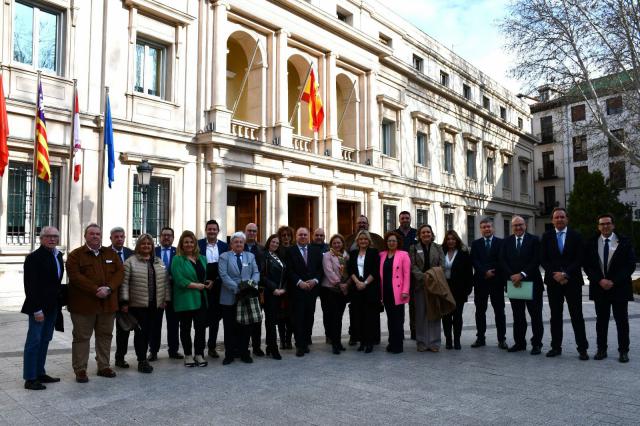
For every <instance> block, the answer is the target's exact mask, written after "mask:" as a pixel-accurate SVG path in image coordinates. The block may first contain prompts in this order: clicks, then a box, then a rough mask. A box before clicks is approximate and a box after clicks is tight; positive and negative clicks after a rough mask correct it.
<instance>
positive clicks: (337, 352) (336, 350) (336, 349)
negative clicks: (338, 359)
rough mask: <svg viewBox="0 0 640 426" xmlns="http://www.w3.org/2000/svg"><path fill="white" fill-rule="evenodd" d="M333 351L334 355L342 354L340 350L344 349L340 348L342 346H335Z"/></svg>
mask: <svg viewBox="0 0 640 426" xmlns="http://www.w3.org/2000/svg"><path fill="white" fill-rule="evenodd" d="M331 352H333V354H334V355H340V352H342V351H341V350H340V348H338V347H336V346H334V347H333V349H332V350H331Z"/></svg>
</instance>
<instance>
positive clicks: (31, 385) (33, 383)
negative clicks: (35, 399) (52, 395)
mask: <svg viewBox="0 0 640 426" xmlns="http://www.w3.org/2000/svg"><path fill="white" fill-rule="evenodd" d="M24 388H25V389H29V390H44V389H46V388H47V387H46V386H45V385H43V384H42V383H40V382H39V381H38V380H26V381H25V382H24Z"/></svg>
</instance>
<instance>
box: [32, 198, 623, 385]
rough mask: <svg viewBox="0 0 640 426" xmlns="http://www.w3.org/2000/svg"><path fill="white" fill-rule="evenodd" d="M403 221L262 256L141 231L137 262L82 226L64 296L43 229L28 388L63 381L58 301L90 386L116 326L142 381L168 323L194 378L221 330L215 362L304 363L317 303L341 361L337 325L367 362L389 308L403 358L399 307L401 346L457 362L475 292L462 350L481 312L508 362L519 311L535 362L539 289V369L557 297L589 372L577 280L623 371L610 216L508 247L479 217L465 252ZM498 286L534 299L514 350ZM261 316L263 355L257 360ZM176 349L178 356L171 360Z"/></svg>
mask: <svg viewBox="0 0 640 426" xmlns="http://www.w3.org/2000/svg"><path fill="white" fill-rule="evenodd" d="M399 221H400V227H399V228H398V229H397V230H395V231H391V232H387V233H386V234H385V235H384V236H382V237H381V236H380V235H377V234H375V233H372V232H370V231H369V230H368V228H369V223H368V220H367V218H366V217H365V216H360V217H359V218H358V221H357V230H356V232H355V233H354V234H352V235H350V236H347V237H343V236H342V235H340V234H336V235H333V236H331V237H330V238H329V240H328V242H325V234H324V230H323V229H317V230H315V231H314V233H313V235H311V233H310V230H309V229H307V228H304V227H301V228H298V229H296V230H294V229H293V228H291V227H289V226H282V227H280V228H279V229H278V231H277V233H275V234H273V235H270V236H269V237H268V238H267V240H266V243H265V245H264V246H262V245H260V244H259V242H258V241H257V236H258V227H257V225H256V224H254V223H249V224H248V225H246V227H245V229H244V232H242V231H238V232H235V233H233V234H232V235H231V236H230V238H229V244H227V243H225V242H223V241H220V240H219V239H218V234H219V232H220V226H219V224H218V223H217V222H216V221H215V220H209V221H208V222H207V223H206V226H205V235H206V236H205V238H203V239H200V240H198V239H197V238H196V236H195V235H194V233H193V232H191V231H184V232H183V233H182V234H181V235H180V238H179V240H178V243H177V246H176V247H174V246H173V242H174V231H173V229H171V228H169V227H165V228H163V229H162V231H161V234H160V241H159V245H158V246H155V244H154V240H153V237H152V236H151V235H149V234H142V235H139V236H138V238H137V240H136V245H135V248H134V249H133V250H131V249H129V248H127V247H125V246H124V242H125V232H124V230H123V229H122V228H119V227H117V228H113V229H112V230H111V232H110V240H111V245H110V246H103V245H102V231H101V229H100V227H99V226H98V225H96V224H90V225H88V226H87V227H86V229H85V233H84V239H85V244H84V245H83V246H81V247H79V248H77V249H75V250H73V251H71V252H70V253H69V254H68V257H67V261H66V271H67V275H68V279H69V283H68V285H66V286H63V285H62V284H61V282H62V276H63V273H64V270H65V263H64V262H63V258H62V254H61V253H60V252H59V251H58V250H57V248H56V247H57V245H58V242H59V236H60V234H59V231H58V230H57V229H56V228H54V227H45V228H43V229H42V231H41V233H40V242H41V246H40V248H38V249H37V250H36V251H34V252H33V253H31V254H30V255H28V256H27V258H26V260H25V264H24V273H25V274H24V285H25V293H26V300H25V303H24V306H23V308H22V312H23V313H25V314H27V315H28V316H29V329H28V333H27V339H26V343H25V349H24V374H23V378H24V380H25V388H27V389H33V390H39V389H45V387H46V386H45V384H46V383H52V382H57V381H59V380H60V379H59V378H54V377H51V376H49V375H47V374H46V370H45V362H46V355H47V349H48V344H49V341H50V340H51V338H52V335H53V330H54V327H56V322H58V325H57V326H61V325H62V321H61V315H62V314H61V311H60V309H61V307H62V306H63V305H67V309H68V311H69V312H70V315H71V321H72V324H73V343H72V366H73V370H74V372H75V378H76V381H77V382H79V383H85V382H87V381H88V380H89V378H88V375H87V362H88V358H89V343H90V339H91V336H92V335H94V334H95V352H96V361H97V367H98V371H97V375H98V376H103V377H115V376H116V372H115V371H114V370H113V369H112V368H111V366H110V351H111V340H112V334H113V328H114V322H115V324H116V325H115V327H116V353H115V365H116V366H117V367H119V368H128V367H129V364H128V363H127V361H126V359H125V356H126V353H127V348H128V344H129V337H130V336H129V335H130V330H131V329H132V330H133V331H134V337H133V343H134V348H135V354H136V358H137V368H138V371H140V372H141V373H151V372H152V371H153V367H152V365H151V362H153V361H155V360H157V359H158V352H159V350H160V342H161V335H162V327H163V319H166V327H167V347H168V354H169V357H170V358H173V359H182V360H183V362H184V365H185V366H186V367H205V366H206V365H207V364H208V361H207V358H219V356H220V355H219V354H218V352H217V349H216V348H217V335H218V329H219V324H220V320H222V323H223V327H224V358H223V361H222V364H223V365H228V364H230V363H232V362H234V360H236V359H240V360H241V361H242V362H245V363H251V362H253V358H252V357H251V354H253V355H254V356H258V357H263V356H265V355H266V356H269V357H271V358H273V359H276V360H280V359H282V355H281V353H280V350H286V349H293V344H292V337H293V338H294V342H295V355H296V356H298V357H303V356H305V355H306V354H308V353H309V352H310V348H309V347H310V346H311V344H312V340H311V337H312V329H313V324H314V316H315V309H316V300H317V298H318V297H319V298H320V301H321V307H322V319H323V326H324V330H325V336H326V342H327V343H328V344H330V345H331V347H332V352H333V353H334V354H336V355H339V354H340V353H341V352H342V351H344V350H345V349H346V348H345V346H344V345H343V342H342V320H343V316H344V313H345V310H347V306H348V307H349V309H348V315H349V324H350V325H349V341H348V345H352V346H357V350H358V351H362V352H364V353H371V352H372V351H373V349H374V346H376V345H377V344H379V343H380V334H381V333H380V313H381V312H383V311H384V312H386V315H387V325H388V336H389V337H388V344H387V346H386V351H387V352H389V353H392V354H398V353H401V352H403V349H404V338H405V332H404V330H405V326H404V323H405V304H409V316H410V319H409V327H410V333H411V339H414V340H415V341H416V345H417V350H418V351H420V352H426V351H430V352H439V351H440V348H441V335H442V334H443V333H442V330H444V336H445V348H446V349H456V350H459V349H461V343H460V341H461V340H460V339H461V334H462V325H463V324H462V318H463V309H464V305H465V303H466V302H467V299H468V296H469V295H470V294H471V292H472V291H473V292H474V303H475V308H476V312H475V321H476V328H477V334H476V340H475V342H474V343H473V344H472V345H471V347H473V348H478V347H481V346H485V345H486V339H485V333H486V329H487V326H486V311H487V308H488V302H489V300H490V301H491V305H492V307H493V311H494V313H495V323H496V330H497V339H498V347H499V348H501V349H505V350H508V351H509V352H518V351H524V350H526V349H527V342H526V332H527V326H528V324H527V318H526V311H528V313H529V316H530V321H531V328H532V332H533V335H532V338H531V345H532V349H531V354H532V355H537V354H540V353H541V349H542V337H543V333H544V326H543V321H542V295H543V292H544V284H546V288H547V294H548V299H549V305H550V310H551V320H550V323H551V349H550V350H549V351H548V352H547V357H555V356H558V355H560V354H561V353H562V340H563V335H562V334H563V318H562V316H563V306H564V303H565V301H566V303H567V305H568V308H569V314H570V316H571V324H572V326H573V330H574V334H575V339H576V344H577V350H578V353H579V358H580V359H582V360H588V359H589V355H588V354H587V349H588V342H587V338H586V332H585V323H584V318H583V315H582V286H583V284H584V282H583V274H582V270H583V269H584V271H585V273H586V275H587V277H588V279H589V282H590V285H589V295H590V298H591V299H592V300H594V302H595V310H596V315H597V322H596V332H597V352H596V354H595V356H594V359H597V360H601V359H604V358H606V357H607V330H608V323H609V316H610V312H611V310H613V316H614V318H615V321H616V326H617V330H618V351H619V361H620V362H628V360H629V357H628V351H629V322H628V313H627V305H628V301H629V300H633V296H632V286H631V275H632V274H633V272H634V271H635V268H636V259H635V254H634V250H633V246H632V244H631V242H630V240H629V239H627V238H625V237H622V236H620V235H617V234H616V233H615V232H614V229H615V225H614V218H613V216H611V215H609V214H604V215H601V216H600V217H599V218H598V223H597V226H598V229H599V235H598V236H597V237H596V238H594V239H592V240H589V241H587V242H584V241H583V240H582V238H581V237H580V235H579V234H578V233H577V232H576V231H574V230H573V229H570V228H569V227H568V216H567V212H566V210H565V209H563V208H556V209H555V210H554V211H553V213H552V221H553V225H554V229H553V230H551V231H548V232H546V233H545V234H544V236H543V237H542V240H540V239H539V238H538V237H536V236H534V235H532V234H529V233H527V232H526V222H525V220H524V219H523V218H522V217H520V216H515V217H513V219H512V221H511V227H512V235H510V236H509V237H507V238H505V239H500V238H498V237H496V236H495V235H494V229H493V222H492V220H491V219H490V218H485V219H482V220H481V222H480V232H481V234H482V237H481V238H479V239H477V240H475V241H473V242H472V244H471V250H468V248H467V247H465V246H464V245H463V243H462V240H461V239H460V237H459V235H458V233H457V232H456V231H454V230H447V231H446V232H445V235H444V238H443V240H442V244H438V243H437V242H436V241H435V235H434V232H433V229H432V228H431V226H430V225H427V224H424V225H421V226H420V227H419V228H418V229H415V228H412V227H411V215H410V214H409V212H406V211H403V212H402V213H400V216H399ZM540 266H542V269H544V272H545V273H544V280H543V278H542V275H541V273H540ZM507 284H508V285H509V286H512V287H514V288H520V289H522V288H523V286H524V287H526V286H527V285H528V286H530V287H531V288H532V291H531V293H530V296H529V297H524V298H521V297H517V296H515V295H514V296H513V298H511V299H510V302H511V307H512V310H513V340H514V344H513V345H512V346H511V347H509V346H508V345H507V343H506V319H505V298H504V291H505V289H506V288H507ZM263 316H264V325H265V331H266V339H265V341H266V348H265V349H266V353H265V351H263V350H262V348H261V341H262V336H261V332H262V322H263ZM207 329H208V332H209V333H208V338H207ZM192 334H193V338H192ZM278 337H279V339H278ZM278 340H279V345H278ZM180 344H181V345H182V349H183V352H184V354H182V353H180V352H179V347H180ZM205 348H207V354H206V355H207V356H205ZM250 349H251V350H250Z"/></svg>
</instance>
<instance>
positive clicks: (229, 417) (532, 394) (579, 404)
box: [0, 297, 640, 425]
mask: <svg viewBox="0 0 640 426" xmlns="http://www.w3.org/2000/svg"><path fill="white" fill-rule="evenodd" d="M510 310H511V309H510V307H509V306H508V305H507V322H508V324H509V328H508V330H507V336H508V339H507V340H508V341H509V342H510V343H513V340H512V338H511V332H512V328H511V316H510ZM489 313H490V314H489V315H488V318H487V319H488V323H489V330H488V333H487V342H488V343H489V345H488V346H486V347H484V348H480V349H471V348H470V347H469V345H470V344H471V343H472V342H473V340H474V339H475V326H474V321H473V317H474V306H473V303H468V304H467V305H466V306H465V314H464V318H465V327H464V331H463V336H462V344H463V349H462V350H461V351H452V350H449V351H447V350H444V349H443V351H442V352H440V353H418V352H417V351H416V350H415V343H414V342H413V341H410V340H407V341H405V352H404V353H403V354H400V355H390V354H388V353H386V352H384V350H383V348H384V343H386V342H384V343H383V345H381V346H379V347H376V349H375V350H374V352H373V353H372V354H364V353H361V352H356V351H355V349H354V348H353V347H348V348H347V351H346V352H344V353H343V354H341V355H339V356H336V355H333V354H332V353H331V350H330V347H329V346H328V345H326V344H324V337H323V332H322V324H321V323H322V321H321V314H320V309H319V306H318V312H317V314H316V324H315V329H314V336H315V337H314V344H313V345H312V346H311V353H310V354H309V355H307V356H305V357H304V358H296V357H295V356H294V353H293V351H283V360H282V361H275V360H272V359H261V358H255V362H254V363H253V364H250V365H247V364H243V363H241V362H235V363H233V364H231V365H229V366H224V367H223V366H222V363H221V360H220V359H218V360H213V359H209V362H210V363H209V366H208V367H206V368H193V369H186V368H184V367H183V365H182V363H181V362H180V361H174V360H170V359H168V358H167V354H166V351H165V350H164V349H163V350H162V351H161V354H160V360H158V361H157V362H155V363H153V365H154V367H155V371H154V372H153V374H150V375H143V374H141V373H138V372H137V370H136V369H135V368H130V369H129V370H122V369H117V372H118V377H116V378H115V379H106V378H102V377H97V376H96V375H95V361H94V360H93V353H92V355H91V360H90V367H89V375H90V381H89V383H87V384H77V383H75V382H74V380H73V373H72V370H71V353H70V352H71V351H70V347H71V333H70V330H71V325H70V321H69V319H68V315H67V317H66V325H67V332H65V333H57V332H56V334H55V336H54V340H53V341H52V344H51V347H50V352H49V353H50V355H49V357H48V361H47V371H48V373H50V374H51V375H53V376H59V377H61V378H62V381H61V382H60V383H54V384H51V385H48V389H47V390H45V391H40V392H34V391H26V390H24V389H23V381H22V346H23V344H24V336H25V333H26V328H27V322H26V316H25V315H22V314H20V313H19V312H17V311H16V308H15V307H6V306H5V307H3V308H2V310H0V327H2V337H1V339H0V423H1V424H12V425H13V424H38V423H46V424H48V425H57V424H60V425H63V424H64V425H67V424H132V423H135V424H224V425H234V424H323V425H324V424H473V425H482V424H487V425H489V424H491V425H501V424H532V425H533V424H550V425H560V424H579V425H587V424H593V425H595V424H605V423H611V424H629V425H631V424H640V400H638V394H639V393H640V374H639V373H638V367H637V366H638V363H639V362H640V345H639V344H638V342H639V341H640V303H639V302H633V303H631V304H630V305H629V314H630V316H631V351H630V358H631V362H630V363H629V364H620V363H619V362H618V361H617V356H616V355H617V353H616V350H615V348H616V343H617V342H616V337H615V336H616V334H615V327H614V324H613V321H612V323H611V327H610V351H609V355H610V357H609V358H608V359H606V360H603V361H593V360H590V361H587V362H582V361H579V360H578V357H577V353H576V352H575V349H574V342H573V332H572V330H571V325H570V323H569V321H568V318H566V319H565V344H564V352H563V354H562V356H561V357H558V358H554V359H547V358H545V357H544V355H542V356H531V355H529V353H528V352H526V353H525V352H519V353H516V354H508V353H506V352H505V351H502V350H500V349H498V348H497V346H496V345H495V340H496V339H495V328H494V327H493V326H492V325H491V324H492V323H493V321H492V319H491V317H492V314H491V308H489ZM584 313H585V318H586V321H587V323H586V324H587V332H588V337H589V340H590V342H591V345H592V347H591V348H590V350H589V353H590V355H593V353H594V352H595V314H594V310H593V305H592V304H591V303H590V302H588V301H587V300H586V297H585V301H584ZM565 315H568V314H567V313H566V310H565ZM347 317H348V316H347V315H345V324H344V333H345V336H346V330H347V326H348V318H347ZM381 318H382V322H383V325H382V327H383V341H386V333H384V331H385V328H386V325H385V321H384V320H385V315H384V314H383V315H382V316H381ZM545 321H547V322H546V323H545V337H544V344H545V349H548V348H549V340H550V336H549V326H548V306H547V305H545ZM406 328H407V329H408V324H407V325H406ZM163 342H164V340H163ZM130 343H131V344H132V343H133V341H131V342H130ZM344 343H345V344H346V337H345V342H344ZM114 344H115V340H114ZM112 359H113V353H112ZM127 359H128V360H129V362H130V363H131V364H132V366H135V356H134V354H133V348H132V347H130V352H129V354H128V358H127Z"/></svg>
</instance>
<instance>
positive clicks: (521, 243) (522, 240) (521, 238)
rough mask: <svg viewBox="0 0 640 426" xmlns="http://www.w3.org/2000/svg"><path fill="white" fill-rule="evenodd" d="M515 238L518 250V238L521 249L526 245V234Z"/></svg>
mask: <svg viewBox="0 0 640 426" xmlns="http://www.w3.org/2000/svg"><path fill="white" fill-rule="evenodd" d="M514 237H515V238H516V249H517V248H518V238H520V248H522V245H523V244H524V234H522V235H521V236H519V237H518V236H517V235H514Z"/></svg>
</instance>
